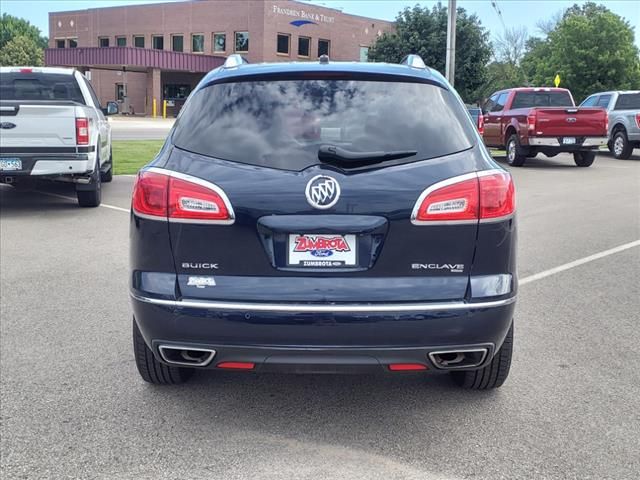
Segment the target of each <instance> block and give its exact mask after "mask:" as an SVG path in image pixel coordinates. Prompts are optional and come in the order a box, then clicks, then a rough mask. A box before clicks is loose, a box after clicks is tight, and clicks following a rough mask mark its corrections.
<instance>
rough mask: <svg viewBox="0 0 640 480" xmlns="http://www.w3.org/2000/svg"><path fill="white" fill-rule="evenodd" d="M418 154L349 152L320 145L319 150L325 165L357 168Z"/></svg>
mask: <svg viewBox="0 0 640 480" xmlns="http://www.w3.org/2000/svg"><path fill="white" fill-rule="evenodd" d="M417 153H418V151H417V150H395V151H391V152H385V151H371V152H354V151H353V150H347V149H346V148H342V147H338V146H336V145H320V148H319V149H318V159H319V160H320V161H321V162H325V163H342V164H344V165H348V166H352V167H357V166H361V165H369V164H373V163H381V162H385V161H387V160H397V159H399V158H405V157H411V156H413V155H415V154H417Z"/></svg>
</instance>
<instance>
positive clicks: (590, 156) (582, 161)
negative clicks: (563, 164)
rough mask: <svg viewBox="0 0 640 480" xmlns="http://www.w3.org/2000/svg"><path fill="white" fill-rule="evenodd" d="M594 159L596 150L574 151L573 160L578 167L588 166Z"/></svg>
mask: <svg viewBox="0 0 640 480" xmlns="http://www.w3.org/2000/svg"><path fill="white" fill-rule="evenodd" d="M595 159H596V152H575V153H574V154H573V161H574V162H576V165H577V166H578V167H590V166H591V165H592V164H593V161H594V160H595Z"/></svg>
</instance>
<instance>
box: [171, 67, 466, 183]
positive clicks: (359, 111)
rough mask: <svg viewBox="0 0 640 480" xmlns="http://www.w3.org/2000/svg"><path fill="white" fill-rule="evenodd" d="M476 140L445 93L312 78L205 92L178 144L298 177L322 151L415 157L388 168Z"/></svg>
mask: <svg viewBox="0 0 640 480" xmlns="http://www.w3.org/2000/svg"><path fill="white" fill-rule="evenodd" d="M474 138H475V137H474V133H473V125H472V124H471V122H470V121H469V117H468V115H467V114H466V112H465V111H464V107H463V106H462V105H461V104H460V103H459V101H458V100H457V99H456V98H455V97H454V96H453V94H452V93H451V92H449V91H447V90H444V89H442V88H440V87H437V86H434V85H429V84H422V83H398V82H380V81H366V80H365V81H362V80H325V79H321V80H314V79H309V80H306V79H305V80H280V81H268V82H267V81H247V82H238V83H224V84H217V85H212V86H209V87H206V88H204V89H202V90H199V91H197V92H196V93H195V94H194V95H193V96H192V97H191V98H190V99H189V100H188V101H187V104H186V106H185V109H184V111H183V112H182V114H181V115H180V118H179V120H178V123H177V125H176V130H175V132H174V134H173V138H172V139H173V142H174V145H175V146H177V147H178V148H182V149H184V150H188V151H191V152H195V153H199V154H202V155H207V156H211V157H216V158H220V159H224V160H230V161H234V162H240V163H248V164H252V165H259V166H265V167H271V168H278V169H284V170H296V171H299V170H302V169H304V168H307V167H309V166H311V165H315V164H318V163H320V162H319V160H318V150H319V147H320V146H321V145H335V146H338V147H341V148H343V149H347V150H349V151H353V152H381V151H384V152H397V151H415V152H416V153H415V154H412V155H408V156H404V157H403V158H402V159H394V160H388V161H386V162H385V165H389V164H398V163H407V162H412V161H416V160H422V159H429V158H434V157H440V156H443V155H448V154H451V153H454V152H460V151H463V150H466V149H469V148H471V146H472V145H473V143H474ZM377 165H379V163H378V164H377Z"/></svg>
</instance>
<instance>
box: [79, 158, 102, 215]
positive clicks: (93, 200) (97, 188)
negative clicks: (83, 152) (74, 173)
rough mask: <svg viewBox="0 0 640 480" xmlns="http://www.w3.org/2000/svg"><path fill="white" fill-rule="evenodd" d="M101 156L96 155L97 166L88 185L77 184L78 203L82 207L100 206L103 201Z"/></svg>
mask: <svg viewBox="0 0 640 480" xmlns="http://www.w3.org/2000/svg"><path fill="white" fill-rule="evenodd" d="M100 177H101V174H100V158H99V157H97V156H96V167H95V169H94V171H93V173H92V174H91V182H90V183H89V184H88V185H76V196H77V197H78V205H80V206H81V207H84V208H87V207H98V206H100V203H101V202H102V182H101V181H100Z"/></svg>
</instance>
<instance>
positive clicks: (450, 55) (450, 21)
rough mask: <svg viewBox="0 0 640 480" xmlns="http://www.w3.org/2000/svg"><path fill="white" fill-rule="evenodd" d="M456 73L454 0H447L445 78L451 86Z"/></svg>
mask: <svg viewBox="0 0 640 480" xmlns="http://www.w3.org/2000/svg"><path fill="white" fill-rule="evenodd" d="M455 72H456V0H449V9H448V11H447V60H446V68H445V76H446V77H447V80H448V81H449V83H450V84H451V85H453V84H454V77H455Z"/></svg>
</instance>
